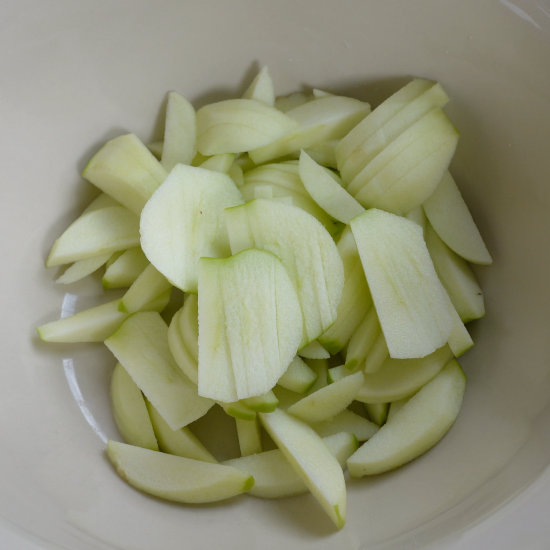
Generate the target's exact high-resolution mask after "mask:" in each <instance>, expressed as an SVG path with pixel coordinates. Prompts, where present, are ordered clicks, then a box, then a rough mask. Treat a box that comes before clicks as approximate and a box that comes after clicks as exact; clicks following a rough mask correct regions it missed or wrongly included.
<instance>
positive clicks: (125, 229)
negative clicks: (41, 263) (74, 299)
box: [46, 206, 139, 267]
mask: <svg viewBox="0 0 550 550" xmlns="http://www.w3.org/2000/svg"><path fill="white" fill-rule="evenodd" d="M138 245H139V218H138V217H137V216H135V215H134V214H132V212H130V211H129V210H128V209H127V208H124V207H123V206H111V207H108V208H101V209H99V210H92V211H91V212H88V213H87V214H84V215H82V216H80V218H78V219H77V220H76V221H75V222H73V223H72V224H71V225H70V226H69V227H68V228H67V229H66V230H65V232H64V233H63V235H61V237H59V239H57V240H56V241H55V243H54V245H53V247H52V250H51V252H50V255H49V256H48V260H47V262H46V267H52V266H55V265H61V264H68V263H70V262H76V261H78V260H86V259H87V258H93V257H95V256H100V255H102V254H112V253H113V252H117V251H118V250H126V249H128V248H131V247H133V246H138Z"/></svg>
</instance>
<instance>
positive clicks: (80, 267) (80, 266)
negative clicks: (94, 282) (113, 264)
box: [56, 252, 112, 285]
mask: <svg viewBox="0 0 550 550" xmlns="http://www.w3.org/2000/svg"><path fill="white" fill-rule="evenodd" d="M111 256H112V254H111V253H110V252H108V253H107V254H101V255H100V256H95V257H93V258H88V259H87V260H79V261H77V262H75V263H74V264H73V265H72V266H70V267H69V268H68V269H66V270H65V273H63V275H61V277H59V279H57V281H56V283H60V284H64V285H68V284H71V283H76V282H77V281H80V280H81V279H84V277H87V276H88V275H91V274H92V273H94V271H97V270H98V269H99V268H100V267H101V266H102V265H105V263H106V262H107V260H108V259H109V258H110V257H111Z"/></svg>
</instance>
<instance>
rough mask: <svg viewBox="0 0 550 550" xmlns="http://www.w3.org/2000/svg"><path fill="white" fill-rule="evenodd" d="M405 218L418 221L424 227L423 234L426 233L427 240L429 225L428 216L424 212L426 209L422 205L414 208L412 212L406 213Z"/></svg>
mask: <svg viewBox="0 0 550 550" xmlns="http://www.w3.org/2000/svg"><path fill="white" fill-rule="evenodd" d="M405 218H407V219H408V220H410V221H411V222H414V223H416V224H417V225H419V226H420V227H421V228H422V235H424V240H426V228H427V227H428V218H426V214H424V209H423V208H422V207H421V206H419V207H417V208H413V209H412V210H411V211H410V212H407V213H406V214H405Z"/></svg>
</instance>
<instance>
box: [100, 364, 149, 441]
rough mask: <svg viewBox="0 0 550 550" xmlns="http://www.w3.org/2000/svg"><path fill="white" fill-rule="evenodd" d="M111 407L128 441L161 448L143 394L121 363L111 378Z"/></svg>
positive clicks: (122, 434) (120, 430)
mask: <svg viewBox="0 0 550 550" xmlns="http://www.w3.org/2000/svg"><path fill="white" fill-rule="evenodd" d="M111 409H112V411H113V417H114V419H115V424H116V427H117V428H118V431H119V433H120V435H121V436H122V438H123V439H124V441H126V443H128V444H129V445H135V446H137V447H143V448H144V449H151V450H152V451H158V450H159V446H158V444H157V440H156V438H155V433H154V431H153V426H152V424H151V419H150V418H149V413H148V412H147V406H146V405H145V400H144V398H143V394H142V393H141V390H140V389H139V388H138V387H137V386H136V383H135V382H134V381H133V380H132V378H131V376H130V375H129V374H128V373H127V372H126V370H125V369H124V367H123V366H122V365H121V364H120V363H117V365H116V367H115V370H114V371H113V376H112V378H111Z"/></svg>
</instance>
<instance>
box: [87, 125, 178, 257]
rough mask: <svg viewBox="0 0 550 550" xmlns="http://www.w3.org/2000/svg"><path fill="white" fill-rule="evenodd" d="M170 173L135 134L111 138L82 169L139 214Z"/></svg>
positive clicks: (114, 196)
mask: <svg viewBox="0 0 550 550" xmlns="http://www.w3.org/2000/svg"><path fill="white" fill-rule="evenodd" d="M167 175H168V173H167V172H166V170H165V169H164V168H163V167H162V166H161V164H160V162H159V161H158V160H157V159H156V158H155V157H154V156H153V154H152V153H151V152H150V151H149V149H147V147H145V145H143V143H142V142H141V141H140V140H139V138H138V137H137V136H135V135H134V134H128V135H125V136H120V137H117V138H115V139H112V140H111V141H108V142H107V143H106V144H105V145H104V146H103V147H102V148H101V149H100V150H99V151H98V152H97V153H96V154H95V155H94V156H93V157H92V159H91V160H90V162H88V164H87V166H86V168H84V171H83V172H82V177H84V179H87V180H88V181H89V182H90V183H93V184H94V185H95V186H96V187H99V189H101V190H102V191H103V192H104V193H107V194H108V195H110V196H111V197H113V198H114V199H116V200H117V201H118V202H119V203H120V204H122V205H123V206H125V207H126V208H128V210H130V211H131V212H133V213H134V214H136V215H138V216H139V214H140V213H141V209H142V208H143V207H144V206H145V203H146V202H147V201H148V200H149V199H150V198H151V195H152V194H153V193H154V192H155V190H156V189H157V187H158V186H159V185H160V184H161V183H162V182H163V181H164V180H165V179H166V176H167ZM134 246H135V245H134ZM127 248H129V247H127Z"/></svg>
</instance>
